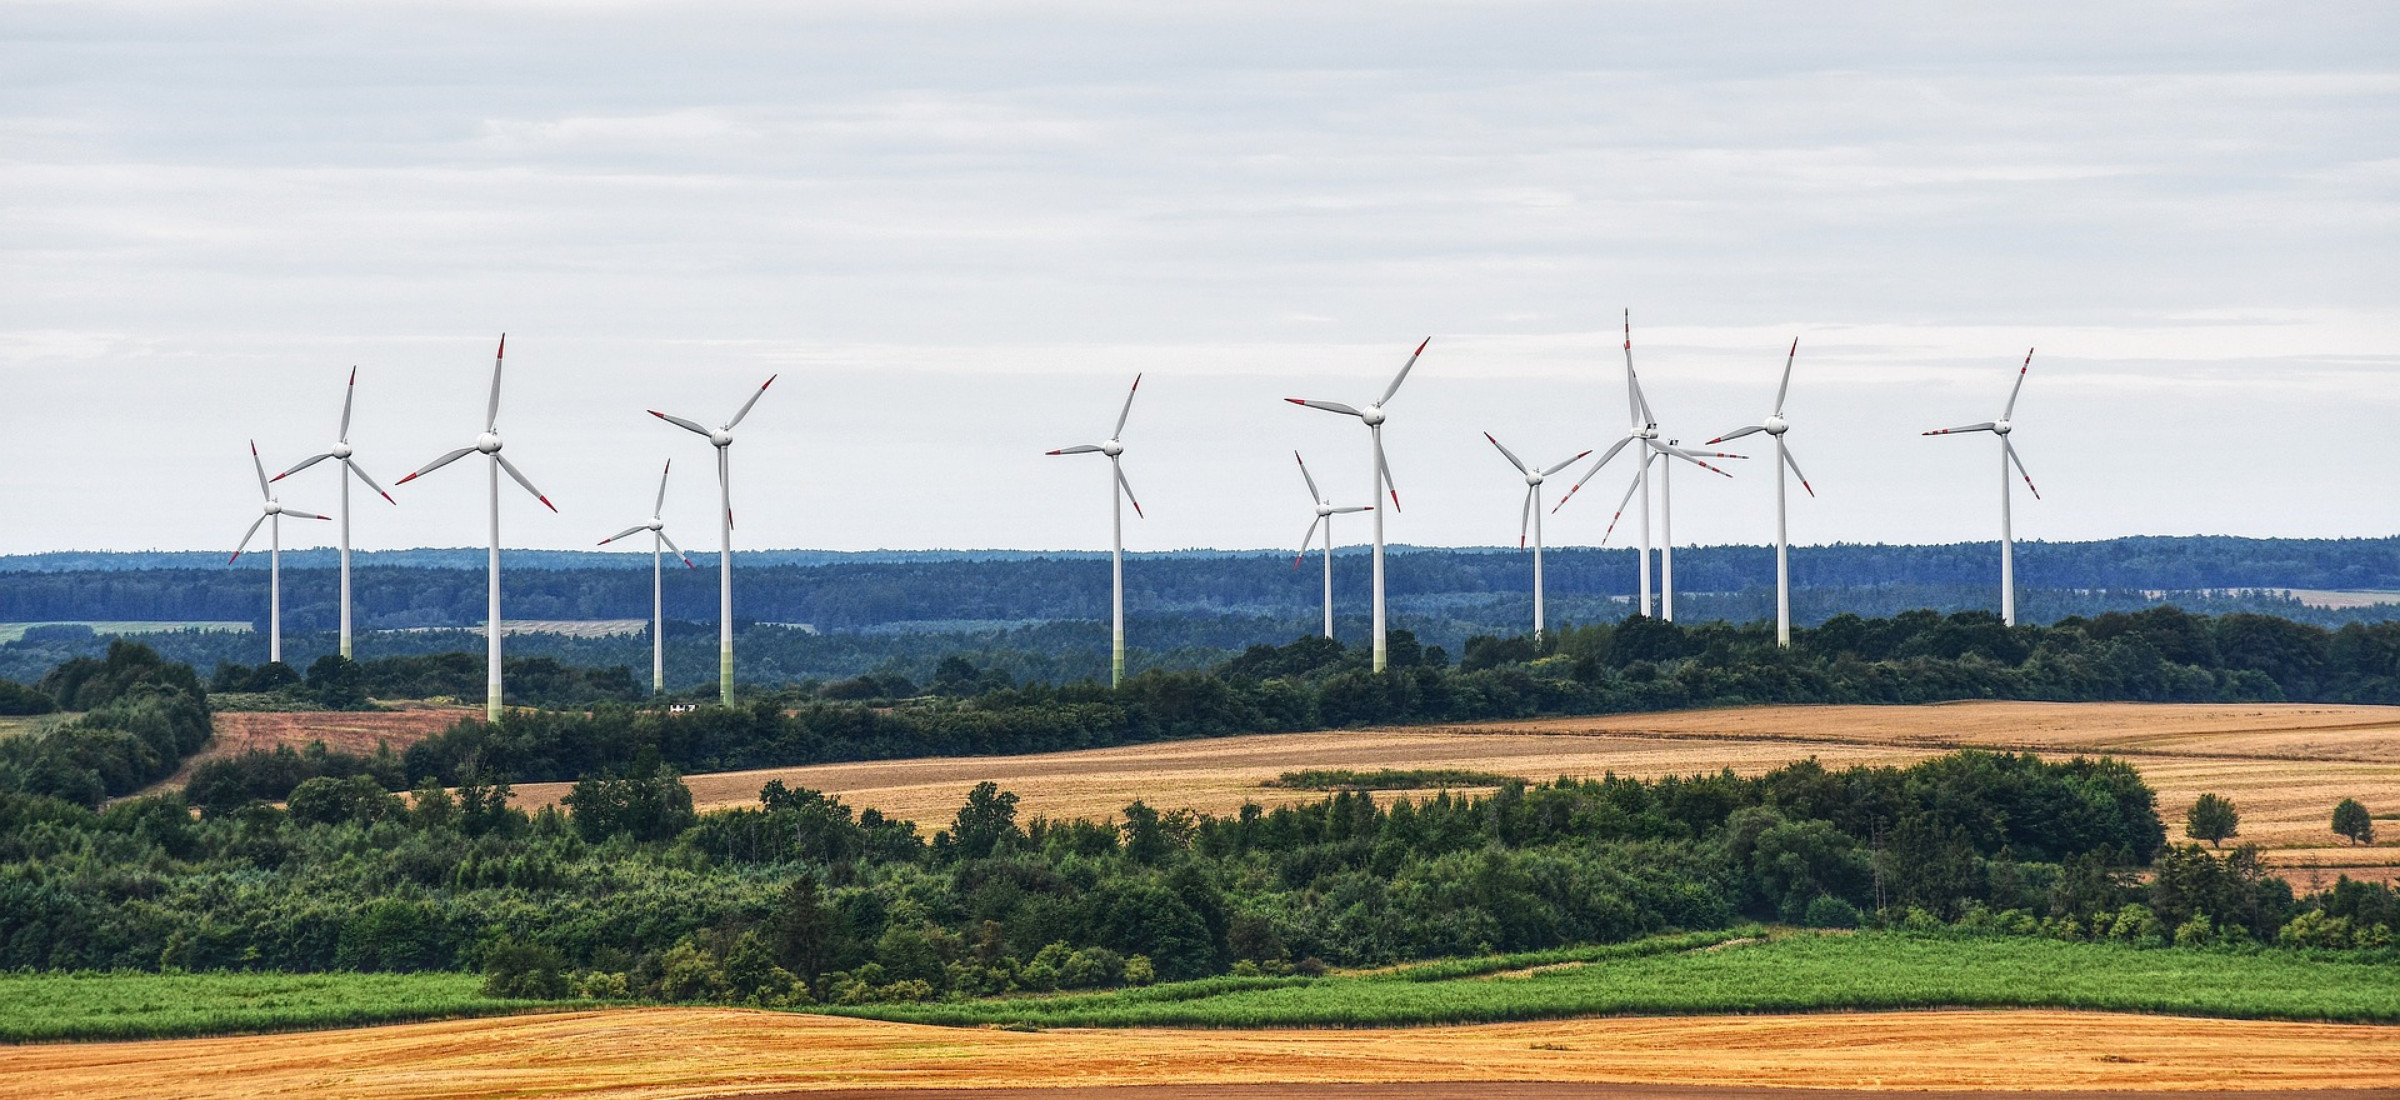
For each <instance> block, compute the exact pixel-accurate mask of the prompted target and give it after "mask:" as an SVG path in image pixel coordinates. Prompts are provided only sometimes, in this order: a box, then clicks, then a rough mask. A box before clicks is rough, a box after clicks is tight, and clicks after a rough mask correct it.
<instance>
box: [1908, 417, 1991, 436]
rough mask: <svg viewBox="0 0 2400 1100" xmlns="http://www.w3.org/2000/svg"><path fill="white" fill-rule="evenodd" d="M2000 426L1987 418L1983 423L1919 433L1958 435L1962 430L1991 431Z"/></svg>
mask: <svg viewBox="0 0 2400 1100" xmlns="http://www.w3.org/2000/svg"><path fill="white" fill-rule="evenodd" d="M1998 426H1999V425H1998V424H1996V423H1994V422H1993V421H1989V420H1986V421H1984V422H1983V423H1981V424H1964V425H1961V426H1959V427H1956V428H1936V429H1934V430H1932V431H1930V432H1921V433H1919V434H1921V435H1957V434H1958V433H1960V432H1988V431H1991V430H1992V429H1993V428H1996V427H1998Z"/></svg>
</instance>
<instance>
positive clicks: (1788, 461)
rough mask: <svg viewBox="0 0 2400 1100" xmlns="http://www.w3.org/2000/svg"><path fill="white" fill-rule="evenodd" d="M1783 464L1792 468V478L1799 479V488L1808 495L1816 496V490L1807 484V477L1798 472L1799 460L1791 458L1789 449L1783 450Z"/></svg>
mask: <svg viewBox="0 0 2400 1100" xmlns="http://www.w3.org/2000/svg"><path fill="white" fill-rule="evenodd" d="M1783 464H1784V465H1786V466H1789V467H1791V468H1792V476H1793V477H1796V478H1799V479H1800V487H1801V488H1803V489H1807V490H1808V495H1810V496H1812V497H1813V496H1815V495H1817V490H1816V489H1815V488H1814V487H1813V486H1811V485H1809V483H1808V475H1807V474H1804V473H1801V472H1800V460H1799V459H1796V458H1793V457H1792V449H1791V448H1789V447H1786V448H1784V449H1783Z"/></svg>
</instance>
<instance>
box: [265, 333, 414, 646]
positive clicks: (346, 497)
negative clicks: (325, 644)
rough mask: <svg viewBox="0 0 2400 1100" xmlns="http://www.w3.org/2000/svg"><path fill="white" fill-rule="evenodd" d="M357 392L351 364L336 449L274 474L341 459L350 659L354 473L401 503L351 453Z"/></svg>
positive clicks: (282, 476)
mask: <svg viewBox="0 0 2400 1100" xmlns="http://www.w3.org/2000/svg"><path fill="white" fill-rule="evenodd" d="M357 396H358V368H357V367H352V368H350V382H349V384H348V385H346V386H344V387H343V389H342V423H341V427H340V428H339V429H338V430H337V431H335V433H334V437H333V449H331V450H329V451H326V452H325V453H323V454H316V455H310V456H309V457H307V458H304V459H301V460H300V461H299V462H297V463H294V464H293V465H292V468H291V469H289V470H285V471H284V472H282V473H280V474H277V475H275V478H274V480H276V481H282V480H283V479H285V478H287V477H290V476H292V475H293V474H296V473H299V472H300V471H302V470H305V469H308V468H309V467H311V466H314V465H316V464H317V463H320V462H323V461H325V460H327V459H332V460H333V461H335V462H337V463H340V464H341V478H342V593H341V599H342V659H343V660H350V659H351V658H352V657H353V656H354V654H353V653H352V651H351V645H350V479H351V478H353V477H356V478H357V479H358V480H360V481H362V482H365V483H366V486H367V488H369V489H373V490H375V495H377V496H380V497H382V498H383V499H384V502H385V503H387V504H398V503H399V501H396V500H393V499H392V494H390V493H387V492H384V491H383V486H381V485H377V484H375V479H374V478H371V477H368V476H367V472H366V471H365V470H363V469H360V468H359V465H358V460H357V459H356V458H354V457H352V456H353V455H355V454H356V453H357V452H356V451H355V450H353V449H352V448H351V446H350V406H351V403H352V402H353V401H354V400H355V399H356V398H357Z"/></svg>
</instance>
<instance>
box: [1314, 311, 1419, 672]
mask: <svg viewBox="0 0 2400 1100" xmlns="http://www.w3.org/2000/svg"><path fill="white" fill-rule="evenodd" d="M1432 342H1433V337H1431V336H1428V337H1426V338H1425V342H1424V343H1421V344H1418V345H1417V350H1415V351H1412V352H1410V353H1408V362H1406V363H1402V364H1400V373H1398V374H1395V375H1393V376H1392V384H1391V385H1389V386H1386V387H1384V389H1383V396H1382V397H1378V398H1376V399H1375V403H1374V404H1372V405H1369V406H1367V407H1366V408H1364V409H1354V408H1351V407H1350V406H1348V405H1344V404H1342V403H1341V402H1338V401H1310V400H1307V399H1305V398H1299V397H1287V398H1284V400H1286V401H1289V402H1291V403H1292V404H1294V405H1306V406H1308V407H1309V408H1312V409H1323V410H1325V411H1326V412H1337V413H1341V414H1342V415H1344V416H1355V417H1357V418H1358V419H1359V421H1360V422H1361V423H1363V424H1365V425H1366V426H1367V436H1368V439H1369V440H1370V441H1371V442H1372V444H1373V447H1374V452H1375V453H1374V463H1375V492H1374V495H1373V496H1370V497H1368V498H1367V499H1369V500H1382V499H1383V494H1384V492H1385V491H1386V488H1387V487H1389V491H1390V492H1391V494H1392V511H1395V512H1397V511H1399V510H1400V489H1399V487H1397V486H1393V485H1391V480H1392V468H1391V465H1390V464H1389V463H1387V462H1385V461H1384V459H1383V420H1384V415H1383V407H1384V406H1385V405H1386V404H1389V403H1390V402H1391V400H1392V395H1393V394H1396V393H1399V392H1400V383H1402V382H1406V381H1408V372H1409V368H1411V367H1414V366H1416V365H1417V357H1418V356H1420V355H1423V354H1425V345H1426V344H1430V343H1432ZM1374 561H1375V568H1374V574H1375V642H1374V647H1375V649H1374V652H1375V671H1377V672H1381V671H1383V668H1384V663H1385V657H1386V652H1385V649H1386V639H1385V638H1384V626H1383V624H1384V617H1383V509H1381V508H1377V509H1375V558H1374Z"/></svg>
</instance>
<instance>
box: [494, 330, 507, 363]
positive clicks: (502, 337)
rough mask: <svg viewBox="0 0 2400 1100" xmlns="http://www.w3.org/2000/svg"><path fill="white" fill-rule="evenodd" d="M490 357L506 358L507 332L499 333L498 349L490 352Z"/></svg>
mask: <svg viewBox="0 0 2400 1100" xmlns="http://www.w3.org/2000/svg"><path fill="white" fill-rule="evenodd" d="M492 358H494V359H506V358H508V334H507V333H505V332H503V333H501V334H500V350H498V351H495V352H493V353H492Z"/></svg>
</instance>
